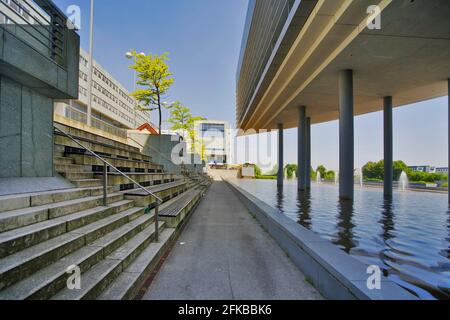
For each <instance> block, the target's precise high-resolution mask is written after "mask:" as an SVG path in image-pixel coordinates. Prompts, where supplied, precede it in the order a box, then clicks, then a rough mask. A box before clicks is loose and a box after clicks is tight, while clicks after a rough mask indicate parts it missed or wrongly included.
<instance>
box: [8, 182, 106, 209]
mask: <svg viewBox="0 0 450 320" xmlns="http://www.w3.org/2000/svg"><path fill="white" fill-rule="evenodd" d="M110 190H111V191H112V190H113V188H110ZM99 191H100V192H103V189H102V188H99V187H92V188H72V189H64V190H51V191H45V192H35V193H26V194H17V195H7V196H0V210H1V211H0V212H4V211H11V210H17V209H23V208H28V207H37V206H42V205H45V204H50V203H55V202H61V201H66V200H73V199H78V198H84V197H89V196H93V195H98V194H99Z"/></svg>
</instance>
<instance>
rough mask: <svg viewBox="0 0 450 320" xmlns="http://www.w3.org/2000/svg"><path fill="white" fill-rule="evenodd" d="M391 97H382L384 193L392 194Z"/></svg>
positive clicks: (386, 194) (389, 195)
mask: <svg viewBox="0 0 450 320" xmlns="http://www.w3.org/2000/svg"><path fill="white" fill-rule="evenodd" d="M392 135H393V130H392V97H384V195H385V196H386V197H391V196H392V190H393V185H392V184H393V180H394V159H393V150H394V148H393V137H392Z"/></svg>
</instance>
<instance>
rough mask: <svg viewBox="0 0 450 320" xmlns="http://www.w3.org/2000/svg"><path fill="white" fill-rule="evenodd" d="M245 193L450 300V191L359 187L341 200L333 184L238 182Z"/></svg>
mask: <svg viewBox="0 0 450 320" xmlns="http://www.w3.org/2000/svg"><path fill="white" fill-rule="evenodd" d="M239 184H240V186H242V187H243V188H244V189H246V190H247V191H249V192H251V193H252V194H254V195H255V196H256V197H258V198H260V199H261V200H262V201H265V202H267V203H268V204H269V205H272V206H273V207H274V208H275V207H276V208H277V209H279V210H280V211H282V212H284V213H285V214H286V216H287V217H289V218H291V219H293V220H294V221H296V222H298V223H299V224H301V225H303V226H305V227H306V228H308V229H310V230H311V231H313V232H315V233H317V234H319V235H320V236H322V237H324V238H326V239H329V240H331V241H333V242H334V243H335V244H336V245H337V246H338V247H339V248H341V249H342V250H345V251H346V252H347V253H350V254H352V255H353V256H354V257H356V258H357V259H359V260H361V261H363V262H364V263H368V264H376V265H379V266H381V267H382V269H383V272H385V275H387V276H389V278H390V279H391V280H392V281H394V282H396V283H397V284H399V285H400V286H402V287H404V288H407V290H410V291H411V292H413V293H414V294H416V295H417V296H418V297H420V298H423V299H432V298H437V299H439V298H440V299H449V298H450V207H449V205H448V198H447V196H446V195H443V194H438V193H421V192H395V193H394V196H393V197H392V198H391V199H385V198H384V197H383V192H382V190H381V189H380V190H379V189H371V188H361V189H357V190H355V199H354V201H353V202H349V201H341V202H339V201H338V199H339V189H338V188H337V187H336V186H334V185H327V184H321V185H317V184H316V185H314V186H313V188H312V190H311V191H310V192H308V193H304V192H303V193H302V192H300V193H299V192H298V191H297V184H296V183H289V182H287V183H286V184H285V185H284V190H283V189H278V192H277V187H276V183H275V182H272V181H264V182H260V181H257V182H254V181H240V183H239Z"/></svg>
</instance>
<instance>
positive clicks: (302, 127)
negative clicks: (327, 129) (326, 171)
mask: <svg viewBox="0 0 450 320" xmlns="http://www.w3.org/2000/svg"><path fill="white" fill-rule="evenodd" d="M297 144H298V146H297V161H298V162H297V163H298V172H297V176H298V177H297V179H298V190H301V191H304V190H306V169H305V168H306V107H304V106H301V107H299V108H298V140H297Z"/></svg>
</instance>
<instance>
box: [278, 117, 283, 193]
mask: <svg viewBox="0 0 450 320" xmlns="http://www.w3.org/2000/svg"><path fill="white" fill-rule="evenodd" d="M283 143H284V142H283V124H282V123H279V124H278V175H277V184H278V186H279V187H280V186H283V180H284V158H283V153H284V145H283Z"/></svg>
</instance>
